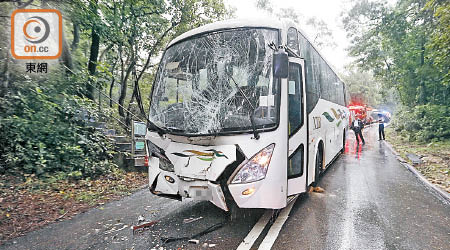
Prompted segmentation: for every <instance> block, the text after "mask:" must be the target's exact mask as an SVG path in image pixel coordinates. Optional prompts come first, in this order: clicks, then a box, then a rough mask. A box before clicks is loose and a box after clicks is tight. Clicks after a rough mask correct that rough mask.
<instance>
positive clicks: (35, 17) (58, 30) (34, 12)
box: [11, 9, 62, 59]
mask: <svg viewBox="0 0 450 250" xmlns="http://www.w3.org/2000/svg"><path fill="white" fill-rule="evenodd" d="M61 52H62V16H61V12H59V11H58V10H53V9H18V10H15V11H14V12H13V13H12V15H11V54H12V55H13V57H14V58H16V59H57V58H59V56H60V55H61Z"/></svg>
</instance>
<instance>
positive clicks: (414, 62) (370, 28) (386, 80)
mask: <svg viewBox="0 0 450 250" xmlns="http://www.w3.org/2000/svg"><path fill="white" fill-rule="evenodd" d="M449 21H450V4H449V3H448V1H441V0H429V1H427V0H399V1H397V3H396V4H395V5H394V6H392V7H391V6H389V5H387V4H386V2H382V1H368V0H363V1H359V2H358V3H357V4H355V5H354V7H353V8H352V9H351V10H350V11H349V12H348V13H347V14H346V15H345V17H344V25H345V28H346V30H347V31H348V33H349V36H350V37H351V38H352V45H351V46H350V54H351V55H353V56H355V57H356V58H357V61H356V62H357V63H358V65H359V66H360V67H361V68H362V69H364V70H369V71H372V72H374V74H375V76H376V77H377V78H378V79H380V80H381V82H382V84H383V86H382V88H383V89H385V90H387V89H391V88H393V89H395V90H396V92H397V95H398V97H399V100H398V102H399V104H401V105H402V106H403V108H402V109H401V110H400V112H399V113H398V114H399V116H400V117H399V119H400V120H399V122H397V124H398V126H399V127H398V129H404V130H405V131H406V132H407V133H409V134H411V135H412V136H411V138H416V139H420V140H425V139H432V138H434V139H439V138H442V137H445V136H448V133H449V128H448V127H446V126H444V125H440V124H441V123H442V122H444V120H445V119H446V117H448V112H443V109H445V108H447V107H449V106H450V98H449V97H450V84H449V80H450V79H449V78H450V75H449V70H450V57H449V55H450V53H449V47H450V42H449V41H450V39H449V37H450V33H449V29H448V27H449V23H450V22H449ZM438 107H439V108H438ZM403 111H408V112H407V114H402V112H403ZM423 112H430V114H424V115H422V116H420V114H422V113H423ZM441 116H442V117H441ZM424 117H425V118H424ZM447 122H448V121H447ZM431 128H435V129H434V130H433V131H434V132H431V131H432V130H429V129H431ZM438 128H441V129H447V130H438ZM413 132H415V133H417V134H416V135H413V134H412V133H413Z"/></svg>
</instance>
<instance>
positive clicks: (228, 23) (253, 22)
mask: <svg viewBox="0 0 450 250" xmlns="http://www.w3.org/2000/svg"><path fill="white" fill-rule="evenodd" d="M283 26H284V25H283V23H282V22H281V21H280V20H277V19H272V18H264V19H228V20H225V21H219V22H214V23H210V24H206V25H203V26H201V27H198V28H195V29H193V30H190V31H188V32H185V33H183V34H181V35H179V36H178V37H176V38H175V39H173V40H172V41H171V42H170V43H169V45H168V46H167V47H170V46H172V45H173V44H175V43H177V42H179V41H181V40H183V39H185V38H188V37H191V36H195V35H198V34H202V33H207V32H211V31H215V30H222V29H233V28H243V27H255V28H272V29H281V28H283Z"/></svg>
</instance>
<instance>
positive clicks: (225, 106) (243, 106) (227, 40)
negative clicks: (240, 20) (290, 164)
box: [149, 28, 279, 135]
mask: <svg viewBox="0 0 450 250" xmlns="http://www.w3.org/2000/svg"><path fill="white" fill-rule="evenodd" d="M272 42H273V43H274V44H278V32H277V31H276V30H271V29H255V28H251V29H250V28H249V29H234V30H227V31H220V32H213V33H207V34H205V35H201V36H196V37H193V38H190V39H187V40H184V41H182V42H180V43H177V44H175V45H173V46H171V47H169V48H168V49H167V50H166V52H165V53H164V56H163V58H162V60H161V64H160V68H159V71H158V74H157V76H156V80H155V83H154V84H155V86H154V89H153V95H152V101H151V106H150V115H149V119H150V121H152V122H153V123H154V124H155V125H157V126H158V127H161V128H164V129H167V130H169V131H173V132H179V133H182V134H186V135H210V134H219V133H226V132H230V131H233V132H234V131H248V130H250V129H251V126H252V125H251V120H250V115H251V113H252V112H253V114H254V121H255V125H256V128H257V129H266V128H272V127H274V126H276V125H277V123H278V103H279V101H278V100H279V83H278V81H275V83H274V81H273V80H272V55H273V50H271V49H270V48H269V46H268V44H270V43H272ZM233 80H234V81H235V82H236V84H237V85H239V87H240V89H241V90H242V92H243V93H241V91H240V90H239V89H238V88H237V87H236V85H235V83H234V81H233ZM245 97H247V98H248V99H249V101H250V103H251V105H250V104H249V102H248V101H247V100H246V98H245ZM252 107H253V108H252Z"/></svg>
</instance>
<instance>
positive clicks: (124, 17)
mask: <svg viewBox="0 0 450 250" xmlns="http://www.w3.org/2000/svg"><path fill="white" fill-rule="evenodd" d="M35 7H45V8H56V9H59V10H60V11H61V12H62V13H63V53H62V56H61V59H60V61H59V62H57V63H54V64H53V63H52V64H50V65H51V68H50V73H49V74H47V75H45V76H36V75H29V74H25V72H24V69H23V64H18V63H17V61H15V60H14V59H12V58H11V57H10V55H9V53H10V48H9V41H8V40H7V39H1V40H0V173H2V174H3V173H14V174H19V175H20V174H22V173H26V174H36V175H38V176H49V175H52V174H54V173H63V175H64V174H65V176H77V177H79V176H81V177H87V176H96V175H100V174H102V173H104V172H108V171H109V170H110V169H111V168H113V167H115V166H114V164H112V163H111V162H112V161H111V157H112V154H113V153H114V148H113V145H111V143H109V140H108V139H107V138H106V137H105V136H104V135H103V134H101V133H99V132H97V131H96V130H95V128H94V127H93V126H91V125H92V122H93V121H94V122H97V121H100V120H104V119H107V118H105V117H108V116H115V118H117V117H116V114H117V113H118V114H119V116H120V117H121V118H117V120H118V121H119V123H120V124H123V125H124V127H126V126H127V125H126V123H124V122H123V121H124V120H129V119H131V118H130V116H131V115H130V112H128V110H129V109H130V108H131V106H130V104H131V103H134V102H135V101H137V102H138V103H139V107H138V108H139V109H138V110H140V112H141V115H142V116H145V114H144V113H145V112H144V110H145V107H144V104H146V105H148V100H143V99H144V98H142V97H141V96H142V93H141V91H145V92H146V93H145V94H149V92H150V87H151V81H152V79H153V74H154V70H155V68H156V67H154V66H155V65H156V61H157V60H158V58H159V56H160V55H161V51H162V49H163V48H164V47H165V46H166V44H167V43H168V41H170V40H171V39H172V38H174V37H175V36H177V35H179V34H181V33H183V32H185V31H187V30H189V29H192V28H195V27H198V26H200V25H202V24H205V23H208V22H212V21H214V20H219V19H223V18H225V17H228V16H229V15H230V14H231V12H229V11H228V10H227V9H226V8H225V6H224V4H223V1H222V0H186V1H181V0H169V1H164V0H155V1H144V0H137V1H135V0H74V1H68V0H62V1H56V0H52V1H50V0H41V1H38V0H34V1H33V0H27V1H13V0H11V1H3V2H2V3H0V16H1V17H0V18H1V19H0V20H1V22H2V23H7V22H8V21H9V20H8V16H9V15H10V13H11V12H12V11H13V10H14V9H16V8H35ZM9 32H10V27H9V26H8V25H1V26H0V35H1V37H9ZM140 82H143V84H142V85H143V87H142V88H141V87H140V86H139V83H140ZM130 89H131V93H130ZM105 90H107V91H109V96H110V97H112V99H114V101H111V102H107V103H102V102H101V100H102V98H101V97H102V95H103V94H100V93H103V92H104V91H105ZM97 93H99V95H98V97H97V96H96V94H97ZM116 101H117V103H119V104H120V105H117V106H116ZM108 106H111V107H113V108H114V109H116V110H113V109H110V108H109V107H108ZM127 118H128V119H127Z"/></svg>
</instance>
